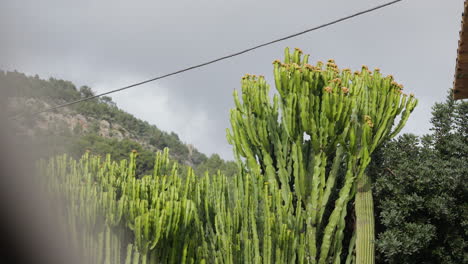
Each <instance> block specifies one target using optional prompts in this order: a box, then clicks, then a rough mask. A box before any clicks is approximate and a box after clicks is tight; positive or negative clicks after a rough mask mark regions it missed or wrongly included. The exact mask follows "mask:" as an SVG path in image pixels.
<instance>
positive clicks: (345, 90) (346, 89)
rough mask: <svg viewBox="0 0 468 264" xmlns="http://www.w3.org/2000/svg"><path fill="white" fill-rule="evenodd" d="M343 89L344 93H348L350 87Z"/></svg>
mask: <svg viewBox="0 0 468 264" xmlns="http://www.w3.org/2000/svg"><path fill="white" fill-rule="evenodd" d="M341 91H343V93H345V94H347V93H348V92H349V89H348V88H346V87H341Z"/></svg>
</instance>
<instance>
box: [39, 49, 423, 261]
mask: <svg viewBox="0 0 468 264" xmlns="http://www.w3.org/2000/svg"><path fill="white" fill-rule="evenodd" d="M274 77H275V85H276V88H277V94H275V95H274V96H273V98H272V99H271V96H270V91H269V86H268V85H267V83H266V81H265V78H264V77H263V76H253V75H246V76H245V77H244V78H242V100H240V99H239V97H238V94H237V93H236V92H235V94H234V98H235V105H236V107H235V108H234V109H232V111H231V125H232V128H231V130H228V135H227V137H228V141H229V142H230V143H231V144H232V145H233V148H234V153H235V157H236V159H237V161H238V165H239V172H238V174H237V175H236V176H235V177H226V176H224V175H222V174H221V173H218V174H215V175H209V174H206V175H198V176H196V175H194V173H193V170H192V169H191V168H189V169H188V172H187V176H185V177H181V176H180V175H179V168H178V166H177V164H176V163H174V162H171V161H170V160H169V154H168V150H167V149H166V150H164V152H163V153H158V154H157V155H156V160H155V167H154V172H153V174H152V175H145V176H143V175H136V173H135V172H136V162H135V160H136V158H137V153H136V152H133V153H131V154H130V158H129V160H128V161H126V160H123V161H121V162H120V163H117V162H113V161H111V157H110V156H107V157H106V158H105V159H101V158H100V157H97V156H92V155H90V154H89V153H86V154H85V155H84V156H83V157H82V159H81V160H79V161H75V160H73V159H71V158H68V157H67V156H59V157H56V158H54V159H51V160H49V161H47V162H46V161H42V162H41V163H40V168H41V171H42V172H43V174H44V175H45V176H46V177H47V179H48V181H47V184H46V188H47V189H48V191H49V192H50V193H52V194H53V195H54V196H55V197H56V198H57V199H59V200H62V201H64V204H65V206H64V213H63V214H64V215H65V216H66V220H67V221H68V222H67V224H68V227H69V230H68V234H69V235H70V240H71V241H72V242H73V244H74V245H76V246H77V247H78V248H79V249H80V250H82V251H83V253H84V255H85V256H86V257H87V258H89V261H87V262H89V263H126V264H137V263H227V264H231V263H232V264H233V263H264V264H268V263H342V262H343V263H363V262H362V261H360V260H359V256H360V255H359V254H355V251H356V253H358V251H359V250H361V249H362V250H363V251H365V252H367V250H368V248H367V247H366V245H365V244H366V243H365V242H366V241H367V242H368V241H370V240H371V238H369V235H368V232H367V231H366V232H365V233H364V234H365V235H364V236H363V235H362V234H363V233H362V231H360V230H367V229H365V228H360V227H359V223H360V221H361V222H365V221H362V219H360V217H361V218H362V217H363V216H365V217H368V216H369V208H370V206H371V202H369V201H371V199H370V200H369V194H370V193H369V191H370V190H369V188H368V187H369V184H368V181H369V179H368V178H367V177H366V174H365V170H366V167H367V165H368V164H369V161H370V155H371V154H372V152H373V151H374V150H375V148H376V147H377V146H379V144H381V143H382V142H383V141H384V140H386V139H387V138H390V137H392V136H394V135H395V134H397V133H398V132H399V131H400V130H401V128H402V127H403V125H404V124H405V122H406V120H407V119H408V117H409V114H410V113H411V111H412V110H413V109H414V107H415V106H416V103H417V101H416V99H415V98H414V97H413V96H412V95H411V96H407V95H405V94H403V93H402V92H401V89H402V87H401V85H399V84H397V83H396V82H395V81H394V80H393V78H392V77H391V76H386V77H384V76H382V75H381V73H380V71H379V70H378V69H376V70H374V71H373V72H371V71H369V70H368V69H367V67H363V68H362V70H361V71H360V72H355V73H352V72H351V71H350V70H347V69H344V70H340V69H339V68H338V67H337V66H336V64H335V63H334V61H333V60H329V61H328V62H327V63H326V64H323V63H321V62H318V63H317V64H316V65H315V66H312V65H309V64H308V56H307V55H305V56H303V55H302V51H300V50H299V49H296V50H295V51H294V52H293V53H290V51H289V50H288V49H286V52H285V60H284V62H280V61H275V62H274ZM398 119H399V121H398V122H397V123H396V125H394V123H395V122H396V121H397V120H398ZM184 175H185V174H184ZM359 192H362V193H363V194H365V195H361V196H362V197H363V198H362V199H361V200H358V197H361V196H359V195H358V194H356V193H359ZM370 195H371V194H370ZM370 198H371V197H370ZM354 199H356V201H355V202H356V218H357V219H356V222H357V225H356V226H354V225H353V221H350V220H351V219H350V214H349V212H350V211H351V210H352V209H353V207H352V201H353V200H354ZM358 205H359V206H358ZM363 241H364V242H363ZM360 245H361V246H360ZM362 245H364V246H362ZM369 254H370V256H366V257H367V258H368V259H372V256H371V253H369ZM356 258H357V259H356Z"/></svg>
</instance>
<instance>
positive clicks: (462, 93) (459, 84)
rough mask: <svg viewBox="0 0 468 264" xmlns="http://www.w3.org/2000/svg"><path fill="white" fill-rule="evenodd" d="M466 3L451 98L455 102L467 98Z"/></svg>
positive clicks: (467, 44) (467, 48) (467, 31)
mask: <svg viewBox="0 0 468 264" xmlns="http://www.w3.org/2000/svg"><path fill="white" fill-rule="evenodd" d="M467 11H468V3H467V1H465V3H464V11H463V14H462V22H461V30H460V39H459V40H458V51H457V62H456V68H455V80H454V82H453V97H454V99H455V100H458V99H466V98H468V19H467V18H466V16H467V15H466V14H467Z"/></svg>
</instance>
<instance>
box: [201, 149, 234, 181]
mask: <svg viewBox="0 0 468 264" xmlns="http://www.w3.org/2000/svg"><path fill="white" fill-rule="evenodd" d="M218 171H220V172H222V173H223V174H224V175H226V176H228V177H233V176H234V174H236V172H237V165H236V163H235V162H233V161H224V160H223V159H221V157H220V156H219V155H218V154H213V155H211V156H210V157H209V158H208V159H207V160H205V161H204V162H202V163H201V164H200V165H198V166H197V168H196V169H195V172H196V174H197V175H204V174H205V173H208V174H210V175H212V174H216V173H218Z"/></svg>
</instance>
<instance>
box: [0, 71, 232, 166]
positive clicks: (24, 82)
mask: <svg viewBox="0 0 468 264" xmlns="http://www.w3.org/2000/svg"><path fill="white" fill-rule="evenodd" d="M0 88H1V91H2V92H5V91H7V92H8V95H7V96H8V97H9V100H8V102H9V105H8V107H7V109H8V112H9V115H18V114H20V115H19V118H18V119H17V120H16V121H15V123H14V125H15V129H16V130H17V133H18V134H20V135H21V136H23V137H24V138H25V144H26V142H27V144H32V145H33V146H35V147H36V149H38V156H40V157H43V156H50V155H55V154H60V153H69V154H70V155H72V156H75V157H77V156H80V155H82V154H83V153H84V151H86V150H90V151H91V152H94V153H96V154H101V155H104V154H106V153H110V154H112V156H113V157H114V159H116V160H119V159H123V158H126V157H127V155H128V153H129V152H130V151H132V150H137V151H138V152H139V153H140V156H142V157H141V158H140V160H143V161H142V164H139V165H140V169H141V170H142V171H151V170H152V163H153V161H152V158H151V157H153V156H154V155H152V154H153V152H155V151H158V150H162V149H164V148H165V147H168V148H169V149H170V150H171V156H172V158H173V159H175V160H177V161H178V162H179V163H180V164H182V165H184V166H192V167H194V168H195V169H197V168H198V167H200V169H199V173H202V172H203V171H201V170H202V169H203V170H208V171H210V172H215V171H216V170H217V169H221V170H223V171H224V172H225V173H227V174H232V173H234V171H235V165H234V163H233V162H225V161H224V160H222V159H220V157H219V156H218V155H216V154H214V155H212V156H211V157H207V156H206V155H205V154H203V153H201V152H199V151H198V150H197V149H196V148H195V147H194V146H192V145H190V144H185V143H183V142H182V141H181V140H180V139H179V137H178V135H177V134H176V133H174V132H170V133H167V132H165V131H161V130H160V129H159V128H158V127H157V126H155V125H151V124H149V123H148V122H146V121H143V120H140V119H138V118H136V117H134V116H133V115H131V114H129V113H127V112H125V111H123V110H121V109H119V108H118V107H117V105H116V104H115V102H113V101H112V99H111V98H110V97H107V96H104V97H100V98H95V99H92V100H88V101H85V102H82V103H78V104H75V105H72V106H69V107H64V108H60V109H57V110H55V111H51V112H46V113H42V114H39V115H36V116H31V113H34V112H37V111H39V110H42V109H45V108H48V107H51V106H54V105H57V104H62V103H65V102H70V101H73V100H77V99H80V98H85V97H89V96H92V95H94V92H93V90H92V89H91V88H90V87H87V86H82V87H80V88H79V89H78V88H77V87H75V85H74V84H73V83H71V82H69V81H65V80H58V79H54V78H50V79H49V80H44V79H41V78H39V76H37V75H36V76H34V77H32V76H26V75H25V74H23V73H19V72H16V71H14V72H3V71H0ZM145 157H147V159H145Z"/></svg>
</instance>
